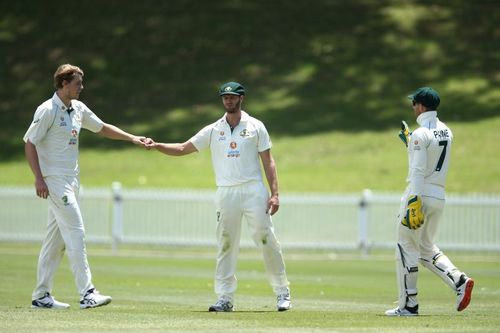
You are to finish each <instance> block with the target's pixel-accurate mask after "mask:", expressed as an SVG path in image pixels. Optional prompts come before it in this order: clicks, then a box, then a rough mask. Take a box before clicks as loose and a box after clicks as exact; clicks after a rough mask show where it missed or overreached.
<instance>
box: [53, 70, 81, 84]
mask: <svg viewBox="0 0 500 333" xmlns="http://www.w3.org/2000/svg"><path fill="white" fill-rule="evenodd" d="M78 74H80V75H81V76H83V71H82V70H81V69H80V67H78V66H73V65H70V64H64V65H61V66H59V67H58V68H57V70H56V72H55V73H54V87H55V88H56V89H60V88H62V87H63V81H64V80H66V81H70V82H71V81H72V80H73V79H74V78H75V76H76V75H78Z"/></svg>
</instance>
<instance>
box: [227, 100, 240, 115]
mask: <svg viewBox="0 0 500 333" xmlns="http://www.w3.org/2000/svg"><path fill="white" fill-rule="evenodd" d="M240 106H241V101H238V102H237V103H236V104H235V105H234V106H232V107H226V106H225V105H224V109H226V111H227V113H236V112H238V111H239V110H240Z"/></svg>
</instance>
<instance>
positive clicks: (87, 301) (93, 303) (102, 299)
mask: <svg viewBox="0 0 500 333" xmlns="http://www.w3.org/2000/svg"><path fill="white" fill-rule="evenodd" d="M111 300H112V298H111V296H104V295H101V294H100V293H99V292H98V291H97V290H95V288H92V289H89V290H87V293H86V294H85V296H83V298H82V300H81V301H80V309H89V308H96V307H98V306H103V305H107V304H109V303H111Z"/></svg>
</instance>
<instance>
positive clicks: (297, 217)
mask: <svg viewBox="0 0 500 333" xmlns="http://www.w3.org/2000/svg"><path fill="white" fill-rule="evenodd" d="M213 195H214V191H202V190H195V191H194V190H193V191H190V190H137V189H121V188H120V186H119V184H115V186H114V187H113V189H111V188H109V189H102V188H100V189H99V188H93V189H91V188H85V189H83V190H82V191H81V196H80V199H81V208H82V213H83V217H84V221H85V228H86V235H87V241H88V242H99V243H109V244H113V246H114V247H115V248H117V246H118V245H119V244H120V243H145V244H169V245H214V244H215V221H216V218H215V208H214V204H213ZM399 197H400V194H386V193H371V192H370V191H365V192H364V193H362V194H361V193H360V194H348V195H346V194H342V195H337V194H288V195H286V194H283V195H282V196H281V198H280V201H281V207H280V210H279V212H278V213H277V214H276V215H275V216H274V217H273V221H274V225H275V229H276V233H277V235H278V238H279V240H280V242H281V244H282V246H283V247H284V248H291V247H294V248H331V249H340V248H345V249H356V248H361V249H362V250H364V251H368V249H370V248H386V247H393V246H394V244H395V240H396V215H397V212H398V207H399ZM46 216H47V202H46V201H45V200H42V199H38V198H37V197H36V196H35V193H34V189H33V188H31V187H28V188H0V241H40V240H41V239H42V238H43V236H44V233H45V225H46ZM437 243H438V244H439V245H440V246H441V247H442V248H446V249H473V250H493V251H500V196H498V195H495V196H493V195H461V196H458V195H449V196H448V198H447V204H446V208H445V213H444V216H443V221H442V223H441V225H440V231H439V233H438V239H437ZM241 244H242V246H251V245H252V241H251V239H250V237H249V236H248V233H247V231H246V225H245V223H244V227H243V233H242V240H241Z"/></svg>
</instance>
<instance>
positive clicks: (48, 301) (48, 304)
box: [31, 293, 69, 310]
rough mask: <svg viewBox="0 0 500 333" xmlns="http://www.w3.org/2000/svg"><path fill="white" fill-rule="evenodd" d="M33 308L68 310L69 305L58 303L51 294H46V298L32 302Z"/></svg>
mask: <svg viewBox="0 0 500 333" xmlns="http://www.w3.org/2000/svg"><path fill="white" fill-rule="evenodd" d="M31 307H32V308H33V309H56V310H57V309H68V308H69V304H66V303H63V302H59V301H56V299H55V298H54V297H52V296H51V295H50V293H46V294H45V295H44V296H42V297H40V298H38V299H35V300H32V301H31Z"/></svg>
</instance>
